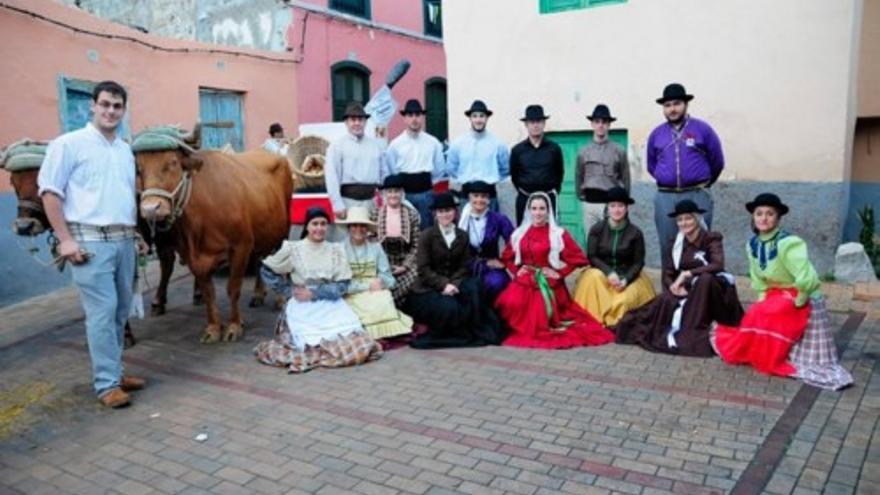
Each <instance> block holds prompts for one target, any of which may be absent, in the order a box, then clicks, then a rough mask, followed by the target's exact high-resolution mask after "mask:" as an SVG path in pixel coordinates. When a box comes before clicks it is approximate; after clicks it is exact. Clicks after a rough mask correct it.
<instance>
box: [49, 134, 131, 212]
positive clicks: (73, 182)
mask: <svg viewBox="0 0 880 495" xmlns="http://www.w3.org/2000/svg"><path fill="white" fill-rule="evenodd" d="M37 184H38V185H39V187H40V194H41V195H42V194H43V193H46V192H52V193H55V194H57V195H58V196H59V197H61V199H62V200H63V202H64V219H65V220H66V221H67V222H68V223H81V224H85V225H94V226H102V227H103V226H110V225H126V226H134V225H135V224H136V223H137V202H136V198H135V162H134V155H133V154H132V152H131V147H130V146H129V145H128V143H126V142H125V141H123V140H122V139H121V138H120V137H119V136H118V135H117V136H116V138H115V139H114V140H113V141H112V142H110V141H108V140H107V138H105V137H104V135H103V134H101V132H100V131H98V129H96V128H95V126H94V125H92V123H91V122H90V123H88V124H86V126H85V127H83V128H82V129H78V130H76V131H71V132H68V133H67V134H64V135H61V136H59V137H58V138H56V139H54V140H53V141H52V142H51V143H49V147H48V149H47V150H46V158H45V159H44V160H43V164H42V166H41V167H40V173H39V175H38V176H37Z"/></svg>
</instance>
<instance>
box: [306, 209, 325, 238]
mask: <svg viewBox="0 0 880 495" xmlns="http://www.w3.org/2000/svg"><path fill="white" fill-rule="evenodd" d="M318 217H323V218H325V219H326V220H327V223H331V222H330V215H329V214H328V213H327V210H325V209H324V208H321V207H320V206H313V207H311V208H309V209H308V210H306V221H305V223H304V224H303V230H302V234H300V236H299V238H300V239H305V238H306V236H307V235H309V229H308V227H309V222H311V221H312V220H314V219H316V218H318Z"/></svg>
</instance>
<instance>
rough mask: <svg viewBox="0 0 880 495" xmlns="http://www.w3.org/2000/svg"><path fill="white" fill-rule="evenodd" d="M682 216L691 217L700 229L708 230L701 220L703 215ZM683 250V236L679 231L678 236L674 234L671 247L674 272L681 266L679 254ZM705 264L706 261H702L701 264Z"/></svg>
mask: <svg viewBox="0 0 880 495" xmlns="http://www.w3.org/2000/svg"><path fill="white" fill-rule="evenodd" d="M683 215H693V216H694V219H695V220H696V221H697V223H698V224H699V225H700V228H701V229H703V230H709V227H707V226H706V221H705V220H703V215H700V214H699V213H683ZM683 250H684V234H683V233H682V232H681V230H679V231H678V234H675V244H673V245H672V264H673V265H674V266H675V269H676V270H678V267H679V265H680V264H681V252H682V251H683ZM705 262H706V261H705V260H703V263H705Z"/></svg>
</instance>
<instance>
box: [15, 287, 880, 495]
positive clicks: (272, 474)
mask: <svg viewBox="0 0 880 495" xmlns="http://www.w3.org/2000/svg"><path fill="white" fill-rule="evenodd" d="M249 286H250V285H248V284H246V287H249ZM190 289H191V280H190V279H189V278H179V279H176V280H175V281H174V282H173V284H172V289H171V294H170V297H169V301H170V304H169V312H168V314H166V315H164V316H162V317H158V318H149V319H147V320H144V321H136V322H135V323H134V328H135V332H136V334H137V337H138V338H139V342H138V344H137V345H136V346H135V347H133V348H132V349H129V350H127V351H126V353H125V356H126V366H127V370H128V372H130V373H132V374H137V375H140V376H144V377H146V378H147V379H148V380H149V385H148V387H147V388H146V389H145V390H143V391H140V392H136V393H135V401H134V404H133V405H132V406H131V407H128V408H126V409H122V410H116V411H111V410H107V409H105V408H102V407H101V406H100V405H99V404H98V403H97V401H96V400H95V398H94V397H93V395H92V393H91V387H90V384H89V381H90V366H89V359H88V353H87V350H86V347H85V338H84V331H83V323H82V320H81V311H80V310H79V309H78V301H77V300H76V298H75V297H71V296H70V294H66V295H65V294H57V295H55V296H52V297H46V298H41V299H40V300H39V301H37V302H35V303H33V304H30V305H26V306H22V305H19V306H16V307H14V308H12V309H11V310H10V309H7V310H3V311H0V321H14V322H15V328H14V329H11V330H8V331H7V330H6V329H3V330H0V370H2V371H0V372H2V376H3V380H2V381H0V493H3V494H5V493H12V494H29V495H31V494H42V493H46V494H57V493H65V494H66V493H70V494H98V493H113V494H117V493H122V494H187V495H189V494H200V493H212V494H213V493H218V494H224V493H229V494H248V493H254V494H282V493H283V494H288V493H292V494H302V493H315V494H322V495H324V494H337V493H338V494H343V493H344V494H350V493H359V494H367V495H371V494H396V493H401V494H430V495H440V494H457V493H465V494H496V493H497V494H501V493H513V494H524V495H538V494H540V495H546V494H556V493H568V494H609V493H628V494H645V495H649V494H660V493H678V494H710V493H717V494H721V493H733V492H736V493H759V492H763V493H768V494H812V493H834V494H837V493H841V494H842V493H859V494H873V493H880V488H878V487H880V434H878V433H880V424H878V417H880V377H878V369H877V366H876V361H877V356H878V354H880V341H878V336H877V332H875V331H874V330H875V329H876V328H877V326H878V322H877V320H876V319H873V318H871V317H868V318H865V317H864V314H862V315H853V314H844V313H835V314H834V315H833V317H834V322H835V324H836V325H837V326H840V327H847V328H848V331H849V332H850V333H849V334H848V335H842V334H841V335H838V339H839V340H842V339H848V342H847V346H846V350H845V352H844V354H843V361H844V364H845V365H846V366H847V367H848V368H849V369H851V370H852V371H853V374H854V375H855V377H856V382H857V383H856V385H855V386H854V387H852V388H850V389H848V390H846V391H843V392H839V393H834V392H825V391H814V390H812V389H808V388H805V387H802V385H801V384H800V383H799V382H797V381H794V380H788V379H782V378H770V377H766V376H763V375H759V374H757V373H755V372H753V371H752V370H751V369H747V368H741V367H740V368H734V367H729V366H726V365H724V364H723V363H722V362H721V361H720V360H718V359H695V358H682V357H671V356H664V355H656V354H651V353H647V352H644V351H642V350H641V349H638V348H634V347H630V346H618V345H609V346H603V347H600V348H581V349H572V350H564V351H540V350H522V349H510V348H503V347H501V348H499V347H491V348H479V349H465V350H442V351H415V350H411V349H398V350H393V351H390V352H387V353H386V354H385V356H384V357H383V358H382V359H380V360H379V361H376V362H374V363H370V364H368V365H365V366H360V367H354V368H347V369H339V370H316V371H312V372H309V373H307V374H304V375H289V374H287V373H286V372H285V370H282V369H277V368H271V367H268V366H263V365H261V364H259V363H257V362H256V361H255V359H254V358H253V356H252V354H251V349H252V348H253V346H254V344H256V343H257V342H258V341H260V340H262V339H265V338H269V337H270V335H271V331H272V324H273V322H274V319H275V311H274V310H272V309H271V308H268V307H266V308H256V309H250V308H246V309H245V313H244V314H245V317H246V318H247V333H246V336H245V339H244V340H243V341H242V342H239V343H234V344H218V345H212V346H205V345H200V344H199V343H198V336H199V332H200V330H201V326H202V325H203V322H204V309H203V308H202V307H194V306H191V305H190V303H189V300H190V298H189V292H190ZM246 292H247V291H246ZM218 293H219V294H221V295H224V294H225V291H223V290H222V287H220V286H219V285H218ZM243 299H245V303H246V298H243ZM13 313H14V314H13ZM847 322H848V323H847ZM0 325H3V324H2V323H0ZM847 325H848V326H847ZM786 418H788V419H786ZM791 418H794V419H793V420H792V419H791ZM781 419H782V421H795V422H793V423H791V424H783V423H780V420H781ZM778 423H779V426H777V424H778ZM774 428H776V429H775V430H774ZM786 432H787V433H786ZM199 434H205V435H207V438H206V439H205V440H204V441H197V440H196V436H197V435H199ZM753 461H754V462H753ZM764 475H766V476H764ZM762 476H763V477H762Z"/></svg>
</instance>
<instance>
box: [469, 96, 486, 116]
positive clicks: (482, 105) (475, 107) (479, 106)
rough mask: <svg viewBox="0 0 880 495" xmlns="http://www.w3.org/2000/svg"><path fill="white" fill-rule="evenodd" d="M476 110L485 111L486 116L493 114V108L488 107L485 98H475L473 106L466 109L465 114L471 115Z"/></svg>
mask: <svg viewBox="0 0 880 495" xmlns="http://www.w3.org/2000/svg"><path fill="white" fill-rule="evenodd" d="M474 112H482V113H485V114H486V117H491V116H492V110H489V107H487V106H486V104H485V103H483V100H474V102H473V103H471V107H470V108H468V109H467V110H465V111H464V114H465V115H467V116H468V117H470V116H471V114H472V113H474Z"/></svg>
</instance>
